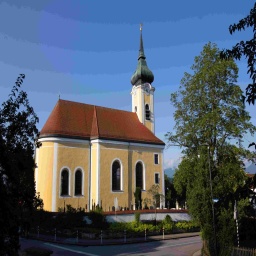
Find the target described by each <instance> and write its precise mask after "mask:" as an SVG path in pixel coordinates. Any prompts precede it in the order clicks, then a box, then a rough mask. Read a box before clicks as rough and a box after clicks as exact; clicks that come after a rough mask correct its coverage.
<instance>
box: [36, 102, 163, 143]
mask: <svg viewBox="0 0 256 256" xmlns="http://www.w3.org/2000/svg"><path fill="white" fill-rule="evenodd" d="M45 137H66V138H79V139H106V140H120V141H126V142H137V143H149V144H158V145H165V144H164V142H163V141H161V140H160V139H158V138H157V137H156V136H155V135H154V134H153V133H152V132H151V131H150V130H149V129H148V128H147V127H146V126H144V125H143V124H142V123H141V122H140V121H139V119H138V117H137V114H136V113H133V112H128V111H123V110H117V109H111V108H105V107H99V106H94V105H88V104H83V103H77V102H72V101H67V100H59V101H58V102H57V104H56V105H55V107H54V109H53V111H52V113H51V114H50V116H49V118H48V120H47V121H46V123H45V125H44V127H43V129H42V130H41V133H40V138H45Z"/></svg>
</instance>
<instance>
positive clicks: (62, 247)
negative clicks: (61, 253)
mask: <svg viewBox="0 0 256 256" xmlns="http://www.w3.org/2000/svg"><path fill="white" fill-rule="evenodd" d="M45 244H46V245H50V246H52V247H56V248H59V249H62V250H66V251H70V252H75V253H79V254H83V255H88V256H99V255H97V254H92V253H89V252H81V251H78V250H73V249H69V248H66V247H64V246H59V245H55V244H49V243H45Z"/></svg>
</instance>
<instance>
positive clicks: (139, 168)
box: [136, 162, 143, 189]
mask: <svg viewBox="0 0 256 256" xmlns="http://www.w3.org/2000/svg"><path fill="white" fill-rule="evenodd" d="M136 188H141V189H143V165H142V163H141V162H138V163H137V164H136Z"/></svg>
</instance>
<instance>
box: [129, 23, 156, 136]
mask: <svg viewBox="0 0 256 256" xmlns="http://www.w3.org/2000/svg"><path fill="white" fill-rule="evenodd" d="M153 81H154V75H153V73H152V72H151V70H149V68H148V66H147V62H146V56H145V54H144V48H143V39H142V25H140V49H139V57H138V65H137V69H136V70H135V72H134V74H133V75H132V77H131V84H132V92H131V95H132V112H136V113H137V115H138V118H139V120H140V122H141V123H143V124H144V125H145V126H146V127H147V128H148V129H149V130H150V131H152V132H153V133H155V116H154V91H155V88H154V87H153V86H152V85H151V84H152V82H153Z"/></svg>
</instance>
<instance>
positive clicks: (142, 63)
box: [131, 26, 154, 85]
mask: <svg viewBox="0 0 256 256" xmlns="http://www.w3.org/2000/svg"><path fill="white" fill-rule="evenodd" d="M153 81H154V75H153V73H152V71H151V70H150V69H149V68H148V66H147V62H146V56H145V54H144V48H143V39H142V26H140V50H139V57H138V65H137V69H136V70H135V72H134V74H133V75H132V77H131V84H132V85H139V84H144V83H149V84H151V83H152V82H153Z"/></svg>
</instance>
